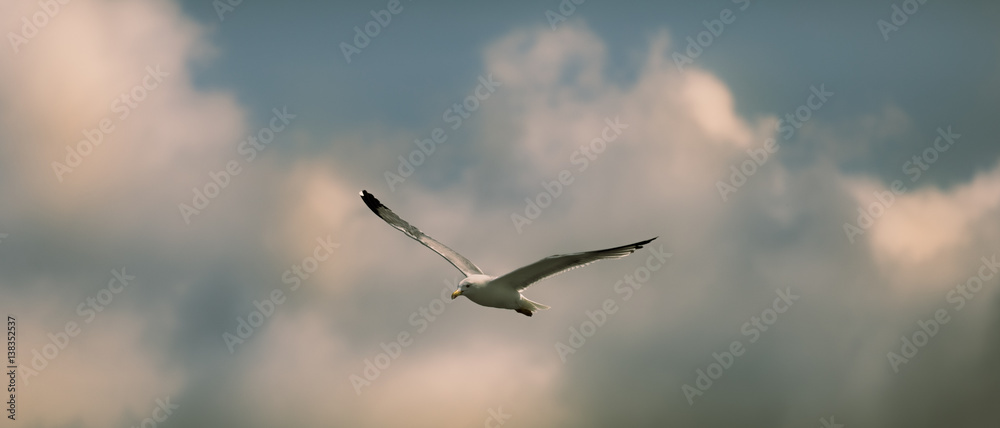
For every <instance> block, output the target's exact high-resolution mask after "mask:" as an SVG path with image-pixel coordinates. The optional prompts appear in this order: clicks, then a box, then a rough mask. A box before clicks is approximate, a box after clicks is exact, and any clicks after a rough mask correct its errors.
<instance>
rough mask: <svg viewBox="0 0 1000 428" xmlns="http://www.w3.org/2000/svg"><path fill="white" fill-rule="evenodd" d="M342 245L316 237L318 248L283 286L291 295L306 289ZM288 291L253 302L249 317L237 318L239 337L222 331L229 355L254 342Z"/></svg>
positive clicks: (276, 291)
mask: <svg viewBox="0 0 1000 428" xmlns="http://www.w3.org/2000/svg"><path fill="white" fill-rule="evenodd" d="M339 247H340V244H338V243H336V242H333V240H332V238H331V237H330V235H326V237H323V238H319V237H318V238H316V246H315V247H314V248H313V252H312V255H309V256H306V257H305V258H303V259H302V261H301V262H299V263H296V264H293V265H292V266H290V267H289V268H288V269H286V270H285V271H284V272H283V273H282V274H281V283H282V284H284V285H285V286H286V287H287V288H288V291H289V292H294V291H296V290H298V289H299V287H301V286H302V282H303V281H305V280H307V279H309V277H310V276H311V275H312V274H313V273H315V272H316V270H318V269H319V265H320V263H322V262H325V261H327V260H329V259H330V257H331V256H332V255H333V250H334V249H336V248H339ZM285 300H286V292H285V291H284V290H282V286H280V285H279V286H275V287H274V288H273V289H272V290H271V292H270V293H268V294H267V295H266V296H265V298H264V299H262V300H260V301H258V300H254V301H253V306H254V309H253V310H251V311H250V313H249V314H247V315H246V316H245V317H239V316H238V317H236V330H235V331H236V334H232V333H230V332H228V331H224V332H222V341H223V342H225V343H226V348H228V349H229V354H230V355H232V354H233V353H234V352H236V346H237V345H242V344H243V342H245V341H247V340H248V339H250V337H251V336H253V334H254V332H256V331H257V329H258V328H260V327H261V326H263V325H264V322H265V321H267V319H268V318H271V316H272V315H274V312H275V310H276V309H277V308H278V306H281V304H282V303H285Z"/></svg>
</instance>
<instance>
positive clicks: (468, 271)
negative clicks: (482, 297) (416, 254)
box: [361, 190, 483, 276]
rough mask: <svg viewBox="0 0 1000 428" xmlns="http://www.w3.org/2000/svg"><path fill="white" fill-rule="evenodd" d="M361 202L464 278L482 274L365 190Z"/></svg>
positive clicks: (474, 266)
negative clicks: (443, 260) (449, 265)
mask: <svg viewBox="0 0 1000 428" xmlns="http://www.w3.org/2000/svg"><path fill="white" fill-rule="evenodd" d="M361 200H363V201H365V205H368V208H371V210H372V212H373V213H375V215H377V216H379V218H381V219H382V220H385V222H386V223H389V226H392V227H394V228H396V229H399V231H401V232H403V233H405V234H406V236H409V237H411V238H413V239H415V240H416V241H417V242H419V243H421V244H424V246H426V247H427V248H430V249H432V250H434V252H435V253H438V254H440V255H441V257H444V259H445V260H447V261H448V263H451V264H452V265H453V266H455V267H457V268H458V270H460V271H462V273H464V274H465V276H469V275H481V274H482V273H483V271H482V270H480V269H479V267H478V266H476V265H475V264H474V263H472V262H470V261H469V259H467V258H465V257H463V256H462V255H461V254H458V253H457V252H456V251H455V250H452V249H451V248H448V246H446V245H444V244H442V243H440V242H438V241H437V240H436V239H434V238H431V237H430V236H427V235H425V234H424V233H423V232H421V231H420V229H417V228H416V227H414V226H412V225H410V223H407V222H406V221H405V220H403V219H401V218H399V216H398V215H396V213H394V212H392V210H390V209H389V208H387V207H386V206H385V205H382V203H381V202H379V200H378V199H375V196H374V195H372V194H371V193H368V191H367V190H362V191H361Z"/></svg>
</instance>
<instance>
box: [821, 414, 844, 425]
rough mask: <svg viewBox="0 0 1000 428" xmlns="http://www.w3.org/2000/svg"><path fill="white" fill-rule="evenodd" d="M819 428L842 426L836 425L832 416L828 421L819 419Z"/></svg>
mask: <svg viewBox="0 0 1000 428" xmlns="http://www.w3.org/2000/svg"><path fill="white" fill-rule="evenodd" d="M819 428H844V424H838V423H837V421H836V419H834V417H833V416H830V419H827V418H819Z"/></svg>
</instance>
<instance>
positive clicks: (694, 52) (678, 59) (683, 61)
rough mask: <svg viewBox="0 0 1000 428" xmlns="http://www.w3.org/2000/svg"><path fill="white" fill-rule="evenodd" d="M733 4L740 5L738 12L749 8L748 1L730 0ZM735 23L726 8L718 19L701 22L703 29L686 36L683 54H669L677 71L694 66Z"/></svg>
mask: <svg viewBox="0 0 1000 428" xmlns="http://www.w3.org/2000/svg"><path fill="white" fill-rule="evenodd" d="M732 1H733V3H734V4H738V5H740V12H742V11H745V10H747V8H748V7H750V0H732ZM733 22H736V13H735V12H733V11H732V10H730V9H728V8H726V9H722V11H720V12H719V19H713V20H711V21H708V20H705V21H701V24H702V25H703V26H705V29H704V30H702V31H701V32H699V33H698V34H696V35H695V36H694V37H691V36H687V37H685V40H687V42H688V43H687V48H686V49H685V50H684V53H686V54H687V55H684V54H683V53H680V52H677V51H674V52H673V53H672V54H670V58H671V59H673V60H674V66H675V67H677V70H678V71H684V67H685V66H687V65H689V64H694V60H696V59H698V57H700V56H701V54H702V53H703V52H704V51H705V49H708V47H709V46H712V43H715V40H717V39H718V38H719V37H720V36H722V33H723V32H725V31H726V26H727V25H730V24H732V23H733Z"/></svg>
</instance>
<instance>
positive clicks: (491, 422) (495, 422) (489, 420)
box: [483, 406, 513, 428]
mask: <svg viewBox="0 0 1000 428" xmlns="http://www.w3.org/2000/svg"><path fill="white" fill-rule="evenodd" d="M486 413H487V414H488V415H489V416H487V417H486V420H485V421H483V426H484V427H486V428H495V427H502V426H503V424H505V423H507V420H508V419H510V418H511V417H512V416H513V415H511V414H510V413H504V411H503V406H497V409H496V410H493V409H492V408H491V409H487V411H486Z"/></svg>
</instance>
